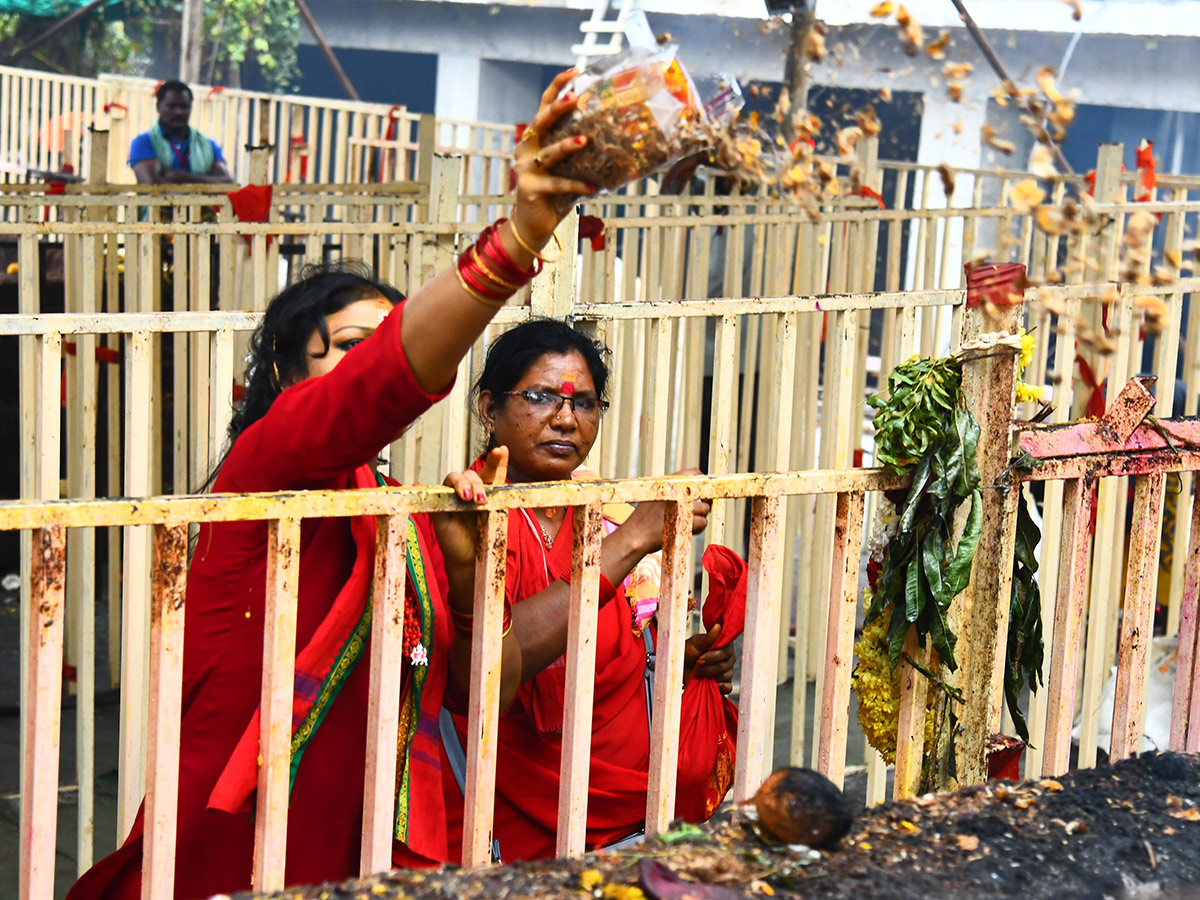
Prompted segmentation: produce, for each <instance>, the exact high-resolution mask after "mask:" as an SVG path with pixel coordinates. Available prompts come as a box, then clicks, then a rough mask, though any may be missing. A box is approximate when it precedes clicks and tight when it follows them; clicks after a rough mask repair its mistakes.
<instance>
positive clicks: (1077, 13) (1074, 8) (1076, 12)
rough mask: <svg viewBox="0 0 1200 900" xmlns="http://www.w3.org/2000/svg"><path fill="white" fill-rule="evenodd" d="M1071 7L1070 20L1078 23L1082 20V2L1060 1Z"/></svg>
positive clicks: (1073, 0)
mask: <svg viewBox="0 0 1200 900" xmlns="http://www.w3.org/2000/svg"><path fill="white" fill-rule="evenodd" d="M1061 2H1063V3H1065V4H1067V6H1069V7H1071V18H1072V19H1074V20H1075V21H1076V22H1078V21H1079V20H1080V19H1082V18H1083V0H1061Z"/></svg>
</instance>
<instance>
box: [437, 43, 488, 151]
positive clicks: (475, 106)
mask: <svg viewBox="0 0 1200 900" xmlns="http://www.w3.org/2000/svg"><path fill="white" fill-rule="evenodd" d="M482 69H483V60H482V59H480V58H479V57H478V56H469V55H466V54H459V53H439V54H438V62H437V93H436V95H435V97H434V105H433V112H434V115H436V116H437V117H438V118H439V119H466V120H468V121H472V122H477V121H479V85H480V83H481V82H480V76H481V75H482ZM439 137H442V138H443V139H444V137H445V136H444V135H440V136H439Z"/></svg>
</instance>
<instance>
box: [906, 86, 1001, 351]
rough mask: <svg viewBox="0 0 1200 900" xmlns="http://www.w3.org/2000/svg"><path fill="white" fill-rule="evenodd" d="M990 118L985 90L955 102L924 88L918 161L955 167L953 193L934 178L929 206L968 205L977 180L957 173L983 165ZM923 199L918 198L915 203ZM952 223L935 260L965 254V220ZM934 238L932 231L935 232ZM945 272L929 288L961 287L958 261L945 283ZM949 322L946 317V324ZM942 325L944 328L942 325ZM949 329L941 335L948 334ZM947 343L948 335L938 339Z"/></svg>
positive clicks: (912, 246) (912, 248) (912, 247)
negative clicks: (976, 97) (969, 99)
mask: <svg viewBox="0 0 1200 900" xmlns="http://www.w3.org/2000/svg"><path fill="white" fill-rule="evenodd" d="M986 121H987V100H986V95H985V97H984V98H980V99H979V100H977V101H975V102H967V101H963V102H961V103H955V102H954V101H952V100H951V99H950V98H949V97H948V96H946V92H945V89H944V88H942V89H938V90H932V91H926V92H925V110H924V113H923V114H922V116H921V142H920V144H919V145H918V148H917V162H918V163H920V164H922V165H927V166H934V167H937V166H940V165H942V164H943V163H945V164H946V165H948V166H949V167H950V168H951V169H953V170H955V171H956V177H955V183H954V193H953V195H952V196H951V197H949V198H947V197H946V195H945V192H944V190H943V187H942V183H941V179H940V178H937V176H936V175H934V176H932V177H934V179H935V181H934V184H933V186H932V188H931V189H930V191H929V195H928V196H929V206H930V207H931V208H933V209H938V208H944V207H946V206H955V207H969V206H970V205H971V199H972V198H971V194H972V191H973V189H974V185H975V179H974V178H972V177H970V176H969V175H960V174H957V170H959V169H978V168H980V167H981V165H982V162H983V159H982V141H981V139H980V130H981V129H982V128H983V125H984V123H985V122H986ZM919 200H920V198H918V197H914V203H918V202H919ZM946 221H947V223H948V224H949V226H950V227H949V230H948V233H942V234H941V235H940V236H938V237H937V240H938V242H939V246H938V252H937V254H936V255H935V258H936V259H939V260H940V259H942V256H943V254H944V253H946V252H949V253H950V254H951V258H952V259H957V258H958V256H959V254H960V253H961V248H962V240H963V232H962V221H961V220H946ZM931 237H932V236H931ZM908 246H909V265H908V270H909V272H910V279H911V278H912V275H911V273H913V272H915V270H916V268H915V267H916V266H917V265H919V261H918V260H917V258H916V252H917V242H916V241H915V240H911V241H909V245H908ZM941 275H942V272H935V273H930V277H929V278H928V279H927V281H926V284H925V287H926V288H934V287H938V288H943V289H952V288H956V287H960V286H961V280H962V271H961V267H959V266H954V267H950V268H947V269H946V270H945V283H944V284H943V283H941V281H942V278H941ZM944 324H945V325H946V326H948V325H949V322H948V321H947V322H946V323H944ZM941 330H944V329H941ZM948 336H949V335H948V332H947V334H945V335H939V337H941V338H944V339H948ZM940 342H941V343H944V342H945V340H942V341H940Z"/></svg>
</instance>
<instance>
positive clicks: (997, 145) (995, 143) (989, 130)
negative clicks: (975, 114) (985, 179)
mask: <svg viewBox="0 0 1200 900" xmlns="http://www.w3.org/2000/svg"><path fill="white" fill-rule="evenodd" d="M979 136H980V137H981V138H983V142H984V143H985V144H987V145H988V146H989V147H991V148H992V149H993V150H999V151H1000V152H1001V153H1003V154H1005V155H1006V156H1007V155H1010V154H1011V153H1012V152H1013V151H1014V150H1015V149H1017V148H1016V146H1015V145H1014V144H1013V142H1012V141H1006V140H1003V139H1002V138H999V137H997V136H996V129H995V128H993V127H992V126H991V125H989V124H988V123H986V122H985V123H984V125H983V127H982V128H981V129H979Z"/></svg>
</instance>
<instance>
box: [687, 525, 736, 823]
mask: <svg viewBox="0 0 1200 900" xmlns="http://www.w3.org/2000/svg"><path fill="white" fill-rule="evenodd" d="M701 562H702V564H703V566H704V571H706V572H707V573H708V576H709V591H708V599H707V600H705V601H704V628H705V630H706V631H711V630H712V629H713V628H714V627H716V626H717V625H718V624H719V625H720V626H721V634H720V636H719V637H718V638H717V640H716V643H714V644H713V646H712V649H714V650H717V649H720V648H721V647H726V646H728V645H729V644H732V643H733V642H734V640H736V639H737V636H738V635H740V634H741V633H742V630H743V629H744V628H745V626H746V563H745V561H744V560H743V559H742V558H741V557H740V556H738V555H737V554H736V553H734V552H733V551H732V550H730V549H729V548H728V547H722V546H721V545H719V544H710V545H709V547H708V548H707V549H706V550H705V551H704V557H703V559H702V560H701ZM737 725H738V711H737V707H736V706H734V704H733V701H731V700H730V699H729V698H728V697H723V696H721V689H720V687H719V686H718V685H717V683H716V682H715V681H713V680H712V679H710V678H692V679H691V680H689V681H688V683H687V687H686V688H684V691H683V716H682V726H683V727H682V729H681V731H680V735H679V788H678V792H677V796H676V800H675V815H677V816H682V817H683V818H684V819H687V820H688V821H691V822H702V821H704V820H706V819H708V818H709V817H710V816H712V814H713V813H714V812H716V809H717V807H718V806H720V805H721V801H722V800H724V799H725V794H726V793H727V792H728V791H729V788H730V786H732V784H733V766H734V754H735V751H736V748H737ZM689 775H692V776H693V777H696V778H698V779H703V781H702V782H701V781H697V783H687V776H689Z"/></svg>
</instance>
